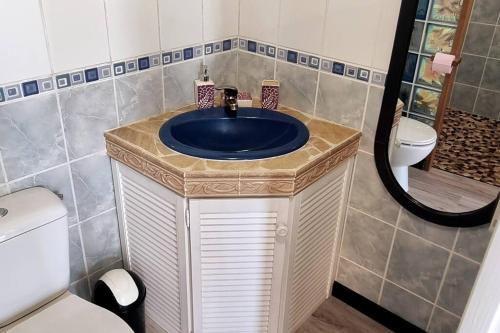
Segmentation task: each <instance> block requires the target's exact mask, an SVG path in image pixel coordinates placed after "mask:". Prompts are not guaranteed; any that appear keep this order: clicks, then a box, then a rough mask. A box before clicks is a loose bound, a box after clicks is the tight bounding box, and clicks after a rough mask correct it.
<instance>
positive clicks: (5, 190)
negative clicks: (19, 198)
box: [0, 185, 10, 197]
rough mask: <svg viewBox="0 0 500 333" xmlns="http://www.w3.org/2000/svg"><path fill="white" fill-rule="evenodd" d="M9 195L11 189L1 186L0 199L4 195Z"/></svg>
mask: <svg viewBox="0 0 500 333" xmlns="http://www.w3.org/2000/svg"><path fill="white" fill-rule="evenodd" d="M9 193H10V191H9V187H8V186H7V185H0V197H1V196H2V195H6V194H9Z"/></svg>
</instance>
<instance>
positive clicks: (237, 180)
mask: <svg viewBox="0 0 500 333" xmlns="http://www.w3.org/2000/svg"><path fill="white" fill-rule="evenodd" d="M193 109H194V106H190V107H185V108H183V109H180V110H178V111H173V112H166V113H163V114H161V115H158V116H154V117H151V118H148V119H145V120H142V121H139V122H136V123H133V124H130V125H127V126H123V127H120V128H116V129H112V130H110V131H108V132H106V133H105V138H106V148H107V152H108V155H109V156H110V157H111V158H113V159H115V160H117V161H119V162H122V163H124V164H125V165H127V166H129V167H131V168H133V169H134V170H136V171H138V172H140V173H141V174H143V175H145V176H147V177H149V178H151V179H153V180H154V181H156V182H158V183H160V184H162V185H164V186H166V187H167V188H169V189H171V190H172V191H174V192H176V193H178V194H180V195H182V196H184V197H189V198H205V197H210V198H213V197H269V196H270V197H283V196H293V195H295V194H297V193H299V192H300V191H302V190H304V189H305V188H306V187H307V186H309V185H311V184H312V183H314V182H315V181H317V180H318V179H320V178H321V177H322V176H323V175H325V174H327V173H328V172H329V171H331V170H332V169H334V168H335V167H336V166H337V165H338V164H339V163H340V162H342V161H343V160H345V159H347V158H349V157H351V156H353V155H355V154H356V152H357V150H358V145H359V140H360V138H361V133H360V132H359V131H357V130H355V129H351V128H348V127H344V126H341V125H338V124H335V123H333V122H329V121H326V120H323V119H319V118H314V117H312V116H310V115H307V114H305V113H302V112H299V111H296V110H292V109H290V108H286V107H280V108H279V109H278V112H283V113H286V114H288V115H290V116H293V117H295V118H297V119H299V120H301V121H302V122H303V123H304V124H305V125H306V126H307V128H308V129H309V132H310V138H309V141H308V142H307V143H306V144H305V145H304V146H303V147H301V148H299V149H298V150H296V151H294V152H291V153H289V154H286V155H282V156H277V157H273V158H267V159H261V160H251V161H217V160H207V159H202V158H198V157H191V156H187V155H183V154H181V153H178V152H176V151H173V150H171V149H169V148H168V147H166V146H165V145H164V144H163V143H162V142H161V141H160V138H159V135H158V132H159V130H160V127H161V126H162V125H163V124H164V123H165V122H166V121H167V120H169V119H170V118H172V117H174V116H176V115H178V114H181V113H183V112H187V111H190V110H193Z"/></svg>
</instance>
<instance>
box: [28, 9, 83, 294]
mask: <svg viewBox="0 0 500 333" xmlns="http://www.w3.org/2000/svg"><path fill="white" fill-rule="evenodd" d="M38 3H39V6H40V16H41V19H42V25H43V31H44V35H45V46H46V48H47V54H48V58H49V64H50V68H51V71H52V73H51V76H52V77H53V76H54V64H53V62H52V55H51V52H50V46H49V39H48V32H47V23H46V20H45V12H44V10H43V5H42V3H41V0H39V2H38ZM55 98H56V104H57V113H58V116H59V117H58V118H59V126H60V127H61V134H62V137H63V143H64V151H65V155H66V163H65V164H66V165H67V170H66V171H67V172H68V173H69V182H70V187H71V193H72V195H73V205H74V207H75V215H76V220H77V223H78V222H79V221H80V215H79V212H78V205H77V201H76V192H75V186H74V181H73V173H72V172H71V168H70V164H69V162H70V160H69V147H68V142H67V139H66V131H65V128H64V120H63V115H62V107H61V100H60V92H59V91H57V90H56V91H55ZM63 165H64V164H63ZM68 235H69V228H68ZM78 236H79V239H80V246H81V248H82V256H83V258H82V259H83V265H84V269H85V278H87V284H88V288H89V291H90V281H89V279H88V276H89V271H88V263H87V256H86V252H85V246H84V244H83V237H82V232H81V229H80V227H79V226H78ZM68 237H69V236H68Z"/></svg>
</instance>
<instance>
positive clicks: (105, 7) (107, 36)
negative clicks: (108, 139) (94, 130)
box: [103, 1, 159, 126]
mask: <svg viewBox="0 0 500 333" xmlns="http://www.w3.org/2000/svg"><path fill="white" fill-rule="evenodd" d="M103 3H104V4H103V5H104V17H105V18H106V20H105V21H106V41H107V43H108V52H109V60H110V64H111V65H110V70H111V73H112V74H111V75H112V76H111V77H112V79H113V98H114V104H115V116H116V126H119V125H120V110H119V108H118V89H117V88H116V82H117V78H116V76H115V75H114V68H113V55H112V50H111V39H110V38H109V26H108V21H109V16H108V8H107V6H106V1H103ZM158 29H159V28H158Z"/></svg>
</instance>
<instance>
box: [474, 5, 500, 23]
mask: <svg viewBox="0 0 500 333" xmlns="http://www.w3.org/2000/svg"><path fill="white" fill-rule="evenodd" d="M499 12H500V2H499V1H498V0H476V1H474V8H473V10H472V16H471V21H473V22H481V23H489V24H495V23H496V22H497V20H498V13H499Z"/></svg>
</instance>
